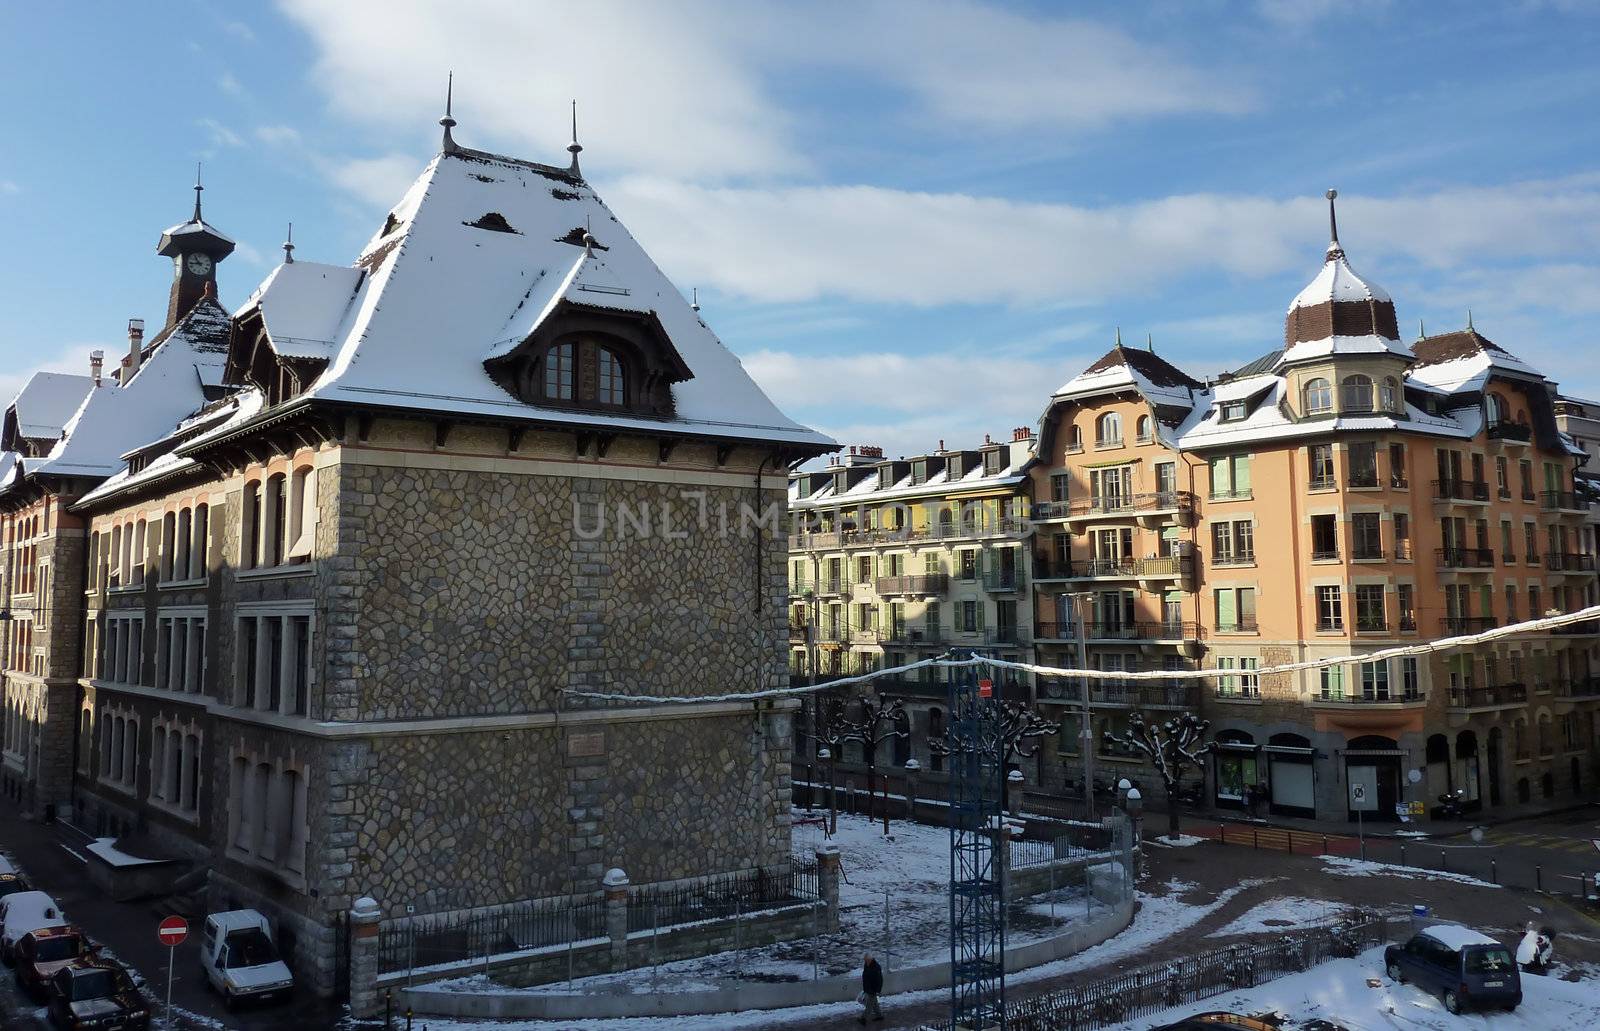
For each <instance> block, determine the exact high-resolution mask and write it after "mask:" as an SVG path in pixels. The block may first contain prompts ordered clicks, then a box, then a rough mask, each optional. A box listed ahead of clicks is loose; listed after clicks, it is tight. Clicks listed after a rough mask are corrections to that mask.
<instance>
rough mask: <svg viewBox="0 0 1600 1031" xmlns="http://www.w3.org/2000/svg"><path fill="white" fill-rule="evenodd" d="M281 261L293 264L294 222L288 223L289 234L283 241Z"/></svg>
mask: <svg viewBox="0 0 1600 1031" xmlns="http://www.w3.org/2000/svg"><path fill="white" fill-rule="evenodd" d="M283 263H284V264H285V265H293V264H294V223H293V222H290V223H289V235H288V236H287V237H285V238H284V241H283Z"/></svg>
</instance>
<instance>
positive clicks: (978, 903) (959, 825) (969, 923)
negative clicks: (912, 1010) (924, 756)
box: [947, 667, 1006, 1031]
mask: <svg viewBox="0 0 1600 1031" xmlns="http://www.w3.org/2000/svg"><path fill="white" fill-rule="evenodd" d="M951 672H952V673H953V674H955V675H953V676H952V677H951V678H950V690H949V693H948V695H947V702H948V705H949V707H950V722H949V724H948V727H949V734H950V738H951V742H950V743H951V745H952V746H953V747H952V749H951V756H950V760H951V762H952V764H953V765H952V768H951V771H950V1025H951V1027H952V1029H956V1031H959V1029H963V1028H972V1029H987V1028H1000V1029H1001V1031H1004V1028H1005V1020H1006V1003H1005V998H1006V972H1005V948H1006V919H1005V886H1004V884H1002V883H1001V881H1002V876H1003V868H1002V867H1001V866H1000V865H999V864H997V863H996V862H995V857H994V846H995V843H996V841H998V840H999V835H998V830H999V822H1000V819H1001V818H1003V815H1004V814H1003V813H1002V812H1001V810H1000V788H1001V777H1002V776H1004V772H1005V771H1004V770H1003V769H1002V764H1001V762H1000V757H999V756H998V755H994V754H991V752H992V749H990V748H988V747H987V746H986V745H985V742H986V741H993V740H995V735H994V734H993V733H992V731H991V732H989V733H985V726H986V724H988V723H992V722H993V720H994V712H995V706H996V704H997V703H996V702H995V700H994V699H993V698H992V697H990V698H982V697H980V695H979V689H978V677H979V674H978V672H977V670H976V668H975V667H954V668H952V669H951Z"/></svg>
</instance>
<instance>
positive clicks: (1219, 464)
mask: <svg viewBox="0 0 1600 1031" xmlns="http://www.w3.org/2000/svg"><path fill="white" fill-rule="evenodd" d="M1232 490H1233V476H1232V474H1231V472H1230V470H1229V468H1228V460H1227V459H1226V458H1213V459H1212V460H1211V493H1213V494H1217V495H1226V494H1228V493H1229V492H1231V491H1232Z"/></svg>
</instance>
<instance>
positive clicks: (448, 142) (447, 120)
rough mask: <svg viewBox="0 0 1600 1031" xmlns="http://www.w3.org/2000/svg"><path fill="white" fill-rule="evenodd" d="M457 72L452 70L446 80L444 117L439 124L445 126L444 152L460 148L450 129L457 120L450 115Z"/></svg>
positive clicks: (452, 151)
mask: <svg viewBox="0 0 1600 1031" xmlns="http://www.w3.org/2000/svg"><path fill="white" fill-rule="evenodd" d="M455 91H456V73H455V72H454V71H451V72H450V73H449V74H448V75H447V76H446V78H445V80H444V117H443V118H441V119H439V124H440V125H442V126H444V143H443V147H444V152H445V153H446V154H454V153H455V152H456V151H457V150H459V149H460V148H458V147H457V146H456V141H455V140H454V139H453V138H451V136H450V130H451V129H454V128H455V126H456V120H455V119H454V118H452V117H451V116H450V108H451V106H452V103H453V102H454V100H455Z"/></svg>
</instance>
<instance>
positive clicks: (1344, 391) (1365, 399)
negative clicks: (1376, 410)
mask: <svg viewBox="0 0 1600 1031" xmlns="http://www.w3.org/2000/svg"><path fill="white" fill-rule="evenodd" d="M1339 407H1340V408H1342V409H1344V410H1345V411H1347V412H1370V411H1372V377H1371V376H1362V375H1359V374H1357V375H1355V376H1346V377H1345V378H1344V383H1342V384H1341V385H1340V387H1339Z"/></svg>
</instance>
